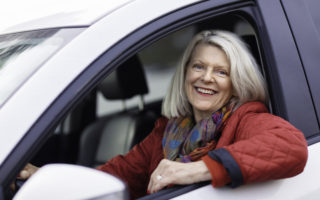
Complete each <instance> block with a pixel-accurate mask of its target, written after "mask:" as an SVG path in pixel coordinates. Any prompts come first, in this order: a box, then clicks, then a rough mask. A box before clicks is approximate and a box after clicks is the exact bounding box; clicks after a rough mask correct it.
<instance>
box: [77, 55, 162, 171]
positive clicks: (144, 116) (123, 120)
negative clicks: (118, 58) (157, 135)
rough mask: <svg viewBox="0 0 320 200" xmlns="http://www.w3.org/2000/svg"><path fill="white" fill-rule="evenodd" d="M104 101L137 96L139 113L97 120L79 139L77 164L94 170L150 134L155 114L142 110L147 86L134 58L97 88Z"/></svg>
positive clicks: (122, 114) (129, 111) (127, 112)
mask: <svg viewBox="0 0 320 200" xmlns="http://www.w3.org/2000/svg"><path fill="white" fill-rule="evenodd" d="M98 91H100V92H101V93H102V94H103V96H104V97H105V98H106V99H109V100H123V101H125V100H126V99H129V98H132V97H134V96H136V95H139V96H140V97H141V98H140V100H141V101H140V104H139V109H130V110H126V109H125V110H124V111H121V112H119V113H115V114H112V115H108V116H105V117H100V118H98V119H97V120H96V121H95V122H94V123H92V124H90V125H89V126H88V127H87V128H85V130H84V131H83V134H82V135H81V138H80V148H79V156H78V164H80V165H84V166H89V167H95V166H98V165H100V164H103V163H105V162H106V161H107V160H109V159H110V158H112V157H114V156H116V155H117V154H125V153H127V152H128V151H129V150H130V149H131V148H132V147H133V146H134V145H135V144H137V143H139V142H140V141H141V140H143V138H145V137H146V136H147V135H148V134H149V133H150V132H151V131H152V128H153V126H154V122H155V120H156V118H157V117H156V114H154V113H153V112H152V111H148V110H145V109H144V102H143V96H142V95H145V94H147V93H148V86H147V82H146V78H145V74H144V71H143V68H142V66H141V63H140V61H139V59H138V57H137V56H134V57H132V58H131V59H129V60H128V61H126V62H125V63H124V64H122V65H121V66H119V67H118V68H117V69H116V70H115V71H114V72H112V73H111V74H110V75H109V76H108V77H107V78H106V79H104V80H103V81H102V82H101V83H100V85H99V86H98Z"/></svg>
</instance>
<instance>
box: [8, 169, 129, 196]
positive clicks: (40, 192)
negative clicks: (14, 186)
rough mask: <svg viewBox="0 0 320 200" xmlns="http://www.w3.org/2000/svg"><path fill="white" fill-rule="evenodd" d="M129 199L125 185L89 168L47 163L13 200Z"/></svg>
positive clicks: (110, 176) (106, 174)
mask: <svg viewBox="0 0 320 200" xmlns="http://www.w3.org/2000/svg"><path fill="white" fill-rule="evenodd" d="M110 198H111V199H129V194H128V191H127V188H126V185H125V184H124V183H123V182H122V181H121V180H119V179H118V178H116V177H114V176H112V175H110V174H108V173H105V172H102V171H98V170H95V169H92V168H87V167H82V166H77V165H70V164H49V165H45V166H43V167H41V168H40V169H39V170H38V171H37V173H35V174H34V175H32V177H30V178H29V180H28V181H27V182H26V183H25V184H24V185H23V186H22V187H21V189H20V190H19V191H18V192H17V194H16V195H15V196H14V198H13V199H14V200H22V199H34V200H37V199H39V200H40V199H41V200H42V199H47V200H50V199H52V200H56V199H99V200H100V199H110Z"/></svg>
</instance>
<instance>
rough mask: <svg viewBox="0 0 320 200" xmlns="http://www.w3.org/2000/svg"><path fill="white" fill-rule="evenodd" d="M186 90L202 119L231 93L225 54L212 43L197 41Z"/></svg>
mask: <svg viewBox="0 0 320 200" xmlns="http://www.w3.org/2000/svg"><path fill="white" fill-rule="evenodd" d="M185 91H186V94H187V98H188V100H189V103H190V104H191V105H192V108H193V112H194V117H195V120H196V121H199V120H201V119H203V118H205V117H208V116H210V115H211V114H212V113H213V112H215V111H217V110H218V109H219V108H221V107H222V106H224V105H225V104H226V103H227V102H228V101H229V99H230V98H231V96H232V93H233V89H232V83H231V79H230V64H229V61H228V59H227V56H226V54H225V53H224V52H223V51H222V50H221V49H220V48H218V47H216V46H213V45H210V44H198V45H197V46H196V47H195V49H194V51H193V53H192V55H191V59H190V62H189V64H188V66H187V72H186V78H185Z"/></svg>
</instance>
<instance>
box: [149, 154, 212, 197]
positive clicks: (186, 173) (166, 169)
mask: <svg viewBox="0 0 320 200" xmlns="http://www.w3.org/2000/svg"><path fill="white" fill-rule="evenodd" d="M207 180H211V174H210V172H209V170H208V168H207V166H206V165H205V164H204V162H203V161H202V160H201V161H197V162H190V163H181V162H176V161H170V160H167V159H163V160H161V162H160V163H159V165H158V167H157V168H156V169H155V170H154V171H153V173H152V175H151V178H150V182H149V185H148V192H149V193H154V192H158V191H159V190H161V189H162V188H164V187H166V186H168V185H171V184H178V185H186V184H192V183H197V182H201V181H207Z"/></svg>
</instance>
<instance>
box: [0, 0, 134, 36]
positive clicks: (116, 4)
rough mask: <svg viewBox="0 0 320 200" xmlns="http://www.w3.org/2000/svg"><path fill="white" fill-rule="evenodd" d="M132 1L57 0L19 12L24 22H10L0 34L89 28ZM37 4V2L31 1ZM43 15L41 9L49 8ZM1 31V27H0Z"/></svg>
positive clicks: (36, 0)
mask: <svg viewBox="0 0 320 200" xmlns="http://www.w3.org/2000/svg"><path fill="white" fill-rule="evenodd" d="M132 1H134V0H108V1H105V0H90V1H85V0H80V1H77V2H76V3H75V2H73V3H69V4H68V3H65V1H64V0H57V2H55V3H54V4H49V5H47V6H43V5H42V6H39V7H35V8H34V10H32V11H30V10H29V11H28V12H19V15H20V18H23V17H25V19H27V21H26V20H22V21H23V22H19V21H12V22H11V24H8V25H7V27H5V28H4V29H3V30H0V34H1V35H2V34H8V33H14V32H23V31H30V30H39V29H48V28H61V27H85V26H90V25H92V24H93V23H94V22H96V21H98V20H99V19H101V18H102V17H104V16H106V15H108V14H110V13H112V12H114V11H115V10H117V9H119V8H121V7H122V6H125V5H126V4H128V3H130V2H132ZM32 2H34V3H35V2H38V0H32V1H31V3H32ZM51 5H52V8H51V9H48V10H47V12H46V13H45V14H44V11H43V9H45V7H48V6H51ZM0 29H1V27H0Z"/></svg>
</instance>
